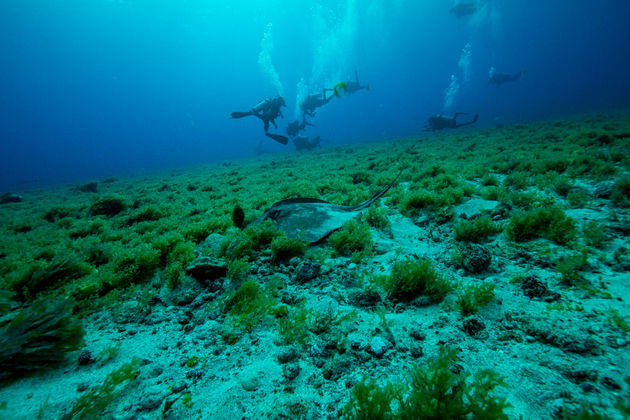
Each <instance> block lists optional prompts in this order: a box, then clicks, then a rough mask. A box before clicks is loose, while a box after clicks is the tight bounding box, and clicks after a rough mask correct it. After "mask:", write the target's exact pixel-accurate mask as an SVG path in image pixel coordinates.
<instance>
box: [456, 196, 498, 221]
mask: <svg viewBox="0 0 630 420" xmlns="http://www.w3.org/2000/svg"><path fill="white" fill-rule="evenodd" d="M498 206H499V202H498V201H493V200H482V199H474V200H468V201H467V202H465V203H463V204H460V205H458V206H455V208H454V209H453V211H454V214H455V216H456V217H461V218H462V219H469V220H470V219H474V218H475V217H479V216H481V215H482V212H484V211H489V212H491V211H493V210H494V209H496V208H497V207H498Z"/></svg>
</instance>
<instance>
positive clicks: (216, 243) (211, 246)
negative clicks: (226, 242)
mask: <svg viewBox="0 0 630 420" xmlns="http://www.w3.org/2000/svg"><path fill="white" fill-rule="evenodd" d="M223 239H225V236H223V235H221V234H220V233H211V234H210V235H208V237H207V238H206V239H205V240H204V241H203V245H202V248H204V249H207V250H209V251H210V254H212V255H218V254H219V250H220V249H221V243H222V242H223Z"/></svg>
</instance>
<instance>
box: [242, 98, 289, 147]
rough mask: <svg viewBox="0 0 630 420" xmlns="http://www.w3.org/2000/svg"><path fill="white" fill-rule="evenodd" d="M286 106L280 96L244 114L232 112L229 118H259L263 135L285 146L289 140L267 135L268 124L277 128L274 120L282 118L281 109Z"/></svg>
mask: <svg viewBox="0 0 630 420" xmlns="http://www.w3.org/2000/svg"><path fill="white" fill-rule="evenodd" d="M283 106H287V104H286V102H285V101H284V98H283V97H282V96H278V97H276V98H269V99H265V100H264V101H262V102H259V103H258V104H256V105H255V106H254V107H253V108H252V109H250V110H249V111H246V112H232V114H231V115H230V118H235V119H237V118H243V117H248V116H250V115H253V116H254V117H258V118H260V119H261V120H262V121H263V123H264V124H265V135H266V136H267V137H269V138H272V139H274V140H275V141H277V142H278V143H282V144H287V143H288V142H289V139H288V138H287V137H285V136H283V135H280V134H272V133H269V132H268V131H269V123H270V122H271V123H272V124H273V126H274V127H275V128H278V125H277V124H276V121H275V120H276V118H278V117H282V118H284V115H282V109H281V108H282V107H283Z"/></svg>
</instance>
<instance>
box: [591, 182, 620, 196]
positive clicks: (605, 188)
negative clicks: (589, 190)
mask: <svg viewBox="0 0 630 420" xmlns="http://www.w3.org/2000/svg"><path fill="white" fill-rule="evenodd" d="M614 185H615V183H614V181H607V182H602V183H600V184H598V185H597V186H596V187H595V191H594V192H593V197H595V198H604V199H608V198H610V195H611V194H612V190H613V186H614Z"/></svg>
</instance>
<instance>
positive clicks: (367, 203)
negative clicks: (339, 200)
mask: <svg viewBox="0 0 630 420" xmlns="http://www.w3.org/2000/svg"><path fill="white" fill-rule="evenodd" d="M400 174H402V169H401V170H400V172H398V175H396V178H394V180H393V181H392V182H390V183H389V185H388V186H386V187H385V188H383V189H382V190H381V191H379V192H377V193H376V194H374V195H373V196H372V197H370V198H368V199H367V200H365V201H364V202H363V203H360V204H357V205H356V206H353V207H352V208H351V209H350V210H355V211H356V210H363V209H365V208H367V207H369V206H370V205H371V204H372V203H374V202H375V201H376V200H378V199H379V198H381V197H382V196H383V195H385V193H386V192H387V191H389V189H390V188H391V187H392V186H393V185H394V184H395V183H396V181H397V180H398V177H400Z"/></svg>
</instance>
